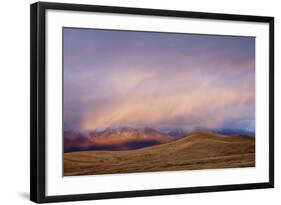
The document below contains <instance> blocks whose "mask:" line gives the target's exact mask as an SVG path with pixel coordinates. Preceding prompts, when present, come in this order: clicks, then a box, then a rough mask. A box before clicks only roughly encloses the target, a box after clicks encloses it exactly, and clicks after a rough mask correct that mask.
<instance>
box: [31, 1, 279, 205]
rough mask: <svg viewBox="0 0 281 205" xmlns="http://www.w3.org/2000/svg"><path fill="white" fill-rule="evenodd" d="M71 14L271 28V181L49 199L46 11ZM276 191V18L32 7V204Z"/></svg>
mask: <svg viewBox="0 0 281 205" xmlns="http://www.w3.org/2000/svg"><path fill="white" fill-rule="evenodd" d="M48 9H55V10H68V11H86V12H101V13H121V14H137V15H149V16H170V17H181V18H196V19H217V20H231V21H247V22H263V23H268V24H269V50H268V52H269V181H266V182H262V183H249V184H229V185H219V186H203V187H187V188H171V189H157V190H155V189H154V190H138V191H133V190H132V191H124V192H123V191H122V192H107V193H89V194H74V195H59V196H46V190H45V187H46V180H45V176H46V173H45V172H46V170H45V168H46V165H45V162H46V161H45V157H46V155H45V151H46V149H45V146H46V136H45V134H46V127H45V123H46V120H45V117H46V92H45V89H46V80H45V76H46V68H45V65H46V59H45V49H46V46H45V36H46V30H45V26H46V10H48ZM273 187H274V18H273V17H265V16H248V15H233V14H231V15H230V14H218V13H202V12H187V11H173V10H156V9H144V8H126V7H110V6H96V5H82V4H65V3H47V2H38V3H34V4H32V5H31V7H30V200H31V201H34V202H37V203H45V202H62V201H77V200H97V199H109V198H123V197H141V196H154V195H169V194H186V193H198V192H215V191H216V192H217V191H231V190H245V189H260V188H273Z"/></svg>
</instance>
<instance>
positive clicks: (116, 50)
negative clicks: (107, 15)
mask: <svg viewBox="0 0 281 205" xmlns="http://www.w3.org/2000/svg"><path fill="white" fill-rule="evenodd" d="M64 41H65V42H64V45H65V48H64V49H65V50H64V51H65V52H64V53H65V62H64V64H65V67H64V71H65V76H64V83H65V85H64V88H65V92H64V98H65V101H64V102H65V104H64V124H65V128H66V129H74V130H81V131H90V130H95V129H105V128H107V127H118V126H134V127H144V126H150V127H155V128H158V129H177V128H181V129H186V130H193V129H198V128H202V129H217V128H224V127H225V126H227V125H229V124H237V125H239V126H240V125H241V126H243V127H242V129H248V128H249V126H250V127H251V129H252V128H253V126H252V124H253V122H254V121H255V69H254V68H255V64H254V62H255V40H254V38H247V37H222V36H203V35H178V34H160V33H147V32H145V33H142V32H120V31H100V30H83V29H82V30H81V29H66V30H65V31H64ZM75 51H79V52H75ZM239 122H249V123H248V124H249V125H247V123H239Z"/></svg>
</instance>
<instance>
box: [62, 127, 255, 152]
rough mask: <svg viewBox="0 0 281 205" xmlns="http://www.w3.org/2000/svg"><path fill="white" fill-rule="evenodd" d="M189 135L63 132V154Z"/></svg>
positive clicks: (145, 130)
mask: <svg viewBox="0 0 281 205" xmlns="http://www.w3.org/2000/svg"><path fill="white" fill-rule="evenodd" d="M216 133H219V134H227V135H246V136H249V135H250V136H253V135H254V134H251V133H245V132H240V131H235V130H219V131H216ZM239 133H241V134H239ZM190 134H192V133H189V132H187V131H184V130H170V131H166V132H160V131H158V130H156V129H152V128H149V127H144V128H131V127H119V128H107V129H105V130H102V131H91V132H88V133H80V132H75V131H65V132H64V152H75V151H91V150H92V151H95V150H108V151H118V150H134V149H140V148H144V147H150V146H154V145H160V144H165V143H168V142H172V141H176V140H179V139H181V138H184V137H187V136H189V135H190Z"/></svg>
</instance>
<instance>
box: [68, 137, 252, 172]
mask: <svg viewBox="0 0 281 205" xmlns="http://www.w3.org/2000/svg"><path fill="white" fill-rule="evenodd" d="M253 166H255V137H247V136H238V135H237V136H228V135H221V134H217V133H212V132H197V133H193V134H191V135H189V136H186V137H184V138H181V139H178V140H176V141H171V142H167V143H165V144H159V145H155V146H150V147H145V148H142V149H136V150H127V151H81V152H70V153H65V154H64V175H65V176H74V175H94V174H114V173H132V172H152V171H175V170H196V169H213V168H234V167H253Z"/></svg>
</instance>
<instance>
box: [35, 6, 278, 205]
mask: <svg viewBox="0 0 281 205" xmlns="http://www.w3.org/2000/svg"><path fill="white" fill-rule="evenodd" d="M30 20H31V153H30V158H31V171H30V172H31V176H30V192H31V194H30V198H31V200H32V201H34V202H38V203H42V202H59V201H74V200H91V199H107V198H121V197H138V196H153V195H166V194H184V193H196V192H212V191H228V190H244V189H258V188H272V187H273V186H274V82H273V80H274V18H273V17H264V16H247V15H230V14H215V13H201V12H186V11H172V10H155V9H143V8H125V7H108V6H94V5H79V4H62V3H46V2H44V3H43V2H40V3H35V4H32V5H31V18H30Z"/></svg>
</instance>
